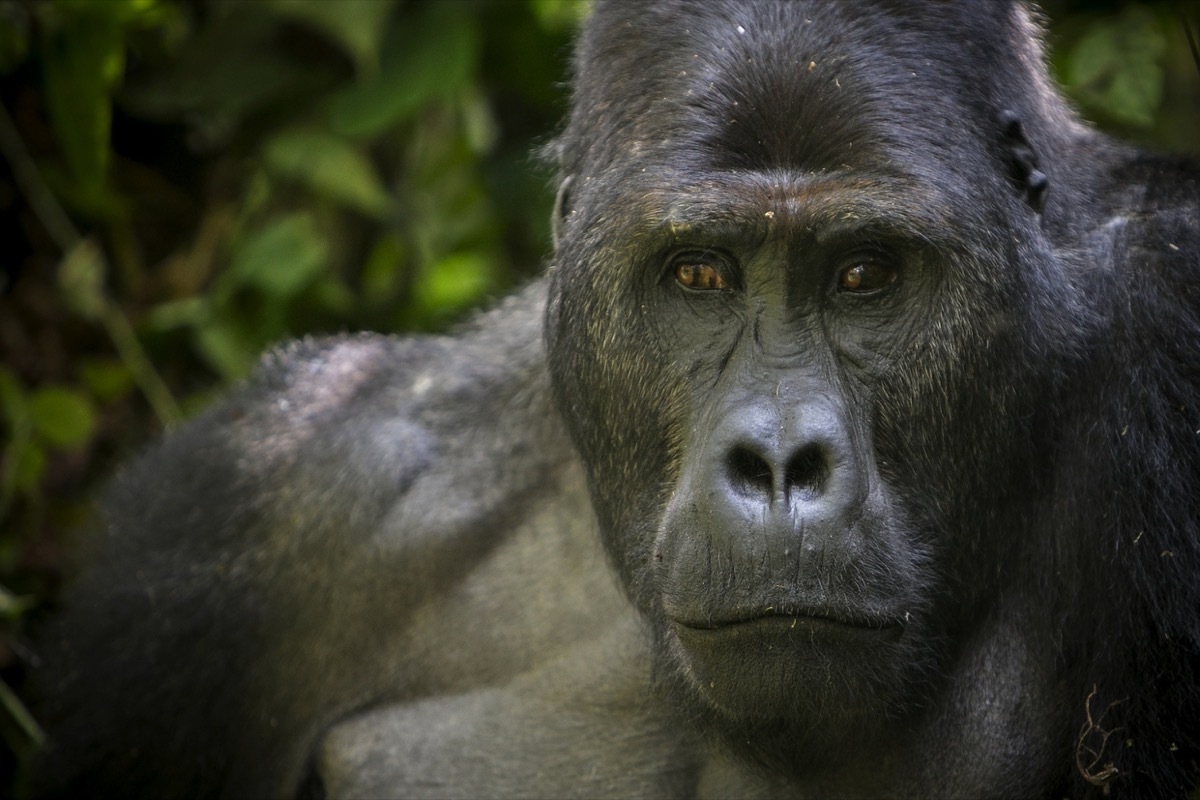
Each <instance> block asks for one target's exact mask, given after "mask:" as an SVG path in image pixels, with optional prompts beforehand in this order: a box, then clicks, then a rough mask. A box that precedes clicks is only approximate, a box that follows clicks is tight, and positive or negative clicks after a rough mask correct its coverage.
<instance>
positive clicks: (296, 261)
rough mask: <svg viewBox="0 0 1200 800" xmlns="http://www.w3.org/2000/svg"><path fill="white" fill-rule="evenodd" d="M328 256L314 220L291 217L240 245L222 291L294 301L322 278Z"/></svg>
mask: <svg viewBox="0 0 1200 800" xmlns="http://www.w3.org/2000/svg"><path fill="white" fill-rule="evenodd" d="M326 252H327V247H326V245H325V240H324V239H323V238H322V237H321V236H320V234H319V233H318V231H317V226H316V223H315V222H314V221H313V218H312V217H311V216H310V215H309V214H305V213H297V214H291V215H289V216H286V217H283V218H282V219H279V220H276V221H274V222H272V223H271V224H270V225H268V226H267V227H266V228H263V229H262V230H259V231H256V232H255V233H254V234H252V235H251V236H250V237H249V238H247V239H246V240H245V241H244V242H242V243H241V246H240V247H239V248H238V249H237V251H236V252H235V253H234V254H233V260H232V263H231V264H230V267H229V271H228V272H227V273H225V275H224V276H223V277H222V280H223V281H225V282H226V285H225V286H224V287H222V288H223V289H225V290H226V291H228V290H229V289H232V288H233V287H236V286H251V287H255V288H258V289H261V290H262V291H263V292H266V293H267V294H268V295H271V296H273V297H276V298H281V299H283V298H289V297H293V296H295V295H297V294H299V293H300V292H301V291H303V290H304V288H305V287H306V286H308V285H309V284H310V283H312V281H313V280H314V279H316V277H317V276H318V275H320V274H321V270H322V269H323V268H324V266H325V258H326Z"/></svg>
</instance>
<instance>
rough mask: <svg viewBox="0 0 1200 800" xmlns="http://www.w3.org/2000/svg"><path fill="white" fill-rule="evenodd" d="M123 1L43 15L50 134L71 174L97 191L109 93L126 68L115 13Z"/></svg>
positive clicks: (65, 7)
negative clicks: (55, 140)
mask: <svg viewBox="0 0 1200 800" xmlns="http://www.w3.org/2000/svg"><path fill="white" fill-rule="evenodd" d="M124 6H125V4H124V3H112V4H104V3H69V4H60V5H59V7H57V8H56V9H55V10H56V11H60V12H61V13H54V14H49V13H48V14H46V15H44V16H46V17H47V25H46V26H45V28H44V35H43V36H42V40H41V66H42V78H43V82H44V86H45V92H46V104H47V106H48V108H49V113H50V121H51V123H52V124H53V126H54V133H55V136H56V137H57V139H58V142H59V146H60V147H61V148H62V151H63V156H64V158H65V160H66V163H67V165H68V167H69V168H70V171H71V174H72V176H73V177H74V178H75V180H76V181H78V182H79V184H80V186H81V188H82V189H83V190H84V191H85V192H91V191H99V190H100V189H101V187H102V186H103V185H104V183H105V180H106V178H107V172H108V157H109V148H108V140H109V130H110V128H111V126H112V101H111V99H110V95H111V93H112V90H113V88H114V87H115V86H116V84H117V81H118V80H119V79H120V77H121V73H122V71H123V70H124V66H125V44H124V40H123V36H122V29H121V19H120V16H119V15H118V13H115V12H117V11H123V10H124Z"/></svg>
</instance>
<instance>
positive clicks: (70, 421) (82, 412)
mask: <svg viewBox="0 0 1200 800" xmlns="http://www.w3.org/2000/svg"><path fill="white" fill-rule="evenodd" d="M29 419H30V422H32V423H33V429H34V431H35V432H36V433H37V435H38V436H40V437H41V438H42V440H43V441H45V442H46V443H47V444H49V445H50V446H51V447H54V448H57V449H67V448H72V447H79V446H80V445H82V444H84V443H86V442H87V440H88V439H89V438H91V435H92V432H93V431H94V430H95V428H96V415H95V413H94V412H93V411H92V404H91V401H89V400H88V398H87V396H86V395H84V394H82V393H81V392H78V391H75V390H74V389H67V388H64V387H60V386H47V387H43V388H40V389H36V390H34V392H33V393H31V394H30V395H29Z"/></svg>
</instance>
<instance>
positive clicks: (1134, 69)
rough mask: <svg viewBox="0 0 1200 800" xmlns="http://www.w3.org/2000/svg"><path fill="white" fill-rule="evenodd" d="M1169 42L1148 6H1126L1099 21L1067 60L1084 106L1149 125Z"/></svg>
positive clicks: (1159, 94)
mask: <svg viewBox="0 0 1200 800" xmlns="http://www.w3.org/2000/svg"><path fill="white" fill-rule="evenodd" d="M1166 49H1167V43H1166V38H1165V34H1164V32H1163V29H1162V26H1161V25H1160V24H1159V22H1158V20H1157V19H1156V18H1155V17H1154V15H1153V13H1151V12H1150V11H1149V10H1148V9H1145V8H1142V7H1140V6H1128V7H1126V8H1125V9H1124V10H1122V12H1121V14H1120V15H1119V16H1118V17H1116V18H1112V19H1107V18H1106V19H1101V20H1098V21H1096V22H1094V23H1092V25H1091V26H1090V27H1089V29H1088V31H1087V33H1086V34H1084V36H1083V38H1081V39H1080V40H1079V42H1078V43H1077V44H1076V45H1075V47H1074V49H1073V50H1072V51H1071V53H1070V55H1069V57H1068V61H1067V75H1068V78H1067V80H1068V83H1069V84H1070V85H1071V88H1072V90H1073V91H1074V93H1075V94H1076V96H1078V97H1079V99H1080V100H1081V101H1082V102H1083V103H1084V104H1086V105H1088V106H1091V107H1093V108H1095V109H1097V110H1100V111H1103V112H1104V113H1106V114H1108V115H1109V116H1111V117H1113V118H1114V119H1117V120H1120V121H1122V122H1126V123H1129V124H1132V125H1139V126H1148V125H1151V124H1153V122H1154V116H1155V112H1156V111H1157V110H1158V107H1159V105H1160V103H1161V102H1162V92H1163V68H1162V63H1161V62H1162V58H1163V56H1164V54H1165V52H1166Z"/></svg>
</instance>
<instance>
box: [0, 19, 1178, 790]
mask: <svg viewBox="0 0 1200 800" xmlns="http://www.w3.org/2000/svg"><path fill="white" fill-rule="evenodd" d="M1044 7H1045V9H1046V11H1047V13H1048V15H1049V23H1050V25H1049V27H1050V44H1051V50H1052V53H1053V58H1054V68H1055V72H1056V74H1057V75H1058V77H1059V80H1060V81H1061V82H1062V83H1063V84H1064V86H1065V87H1066V88H1067V90H1068V92H1069V94H1070V95H1071V96H1072V98H1073V99H1074V100H1075V102H1076V105H1077V107H1078V108H1079V109H1080V111H1081V113H1082V114H1083V115H1084V116H1085V117H1087V118H1088V119H1090V120H1092V121H1093V122H1095V123H1097V124H1099V125H1100V126H1102V127H1104V128H1106V129H1108V130H1111V131H1113V132H1114V133H1116V134H1118V135H1119V136H1122V137H1124V138H1126V139H1130V140H1133V141H1136V142H1138V143H1141V144H1143V145H1146V146H1149V147H1153V148H1157V149H1165V150H1171V151H1176V152H1188V151H1190V152H1192V153H1197V152H1200V71H1198V68H1197V65H1196V63H1195V60H1194V57H1193V54H1192V52H1191V50H1190V49H1189V45H1188V39H1187V35H1186V32H1185V31H1186V24H1185V21H1184V20H1185V19H1187V20H1190V23H1191V26H1192V28H1193V30H1195V29H1197V27H1198V25H1197V23H1198V22H1200V13H1197V12H1198V8H1197V4H1196V3H1195V2H1192V3H1180V2H1160V3H1154V2H1138V3H1134V2H1117V1H1116V0H1114V1H1113V2H1084V1H1083V0H1056V1H1054V2H1047V3H1045V4H1044ZM586 9H587V4H586V2H583V0H474V1H472V0H424V1H421V0H254V2H250V1H248V0H44V1H39V2H34V1H32V0H28V1H20V0H0V678H3V679H4V682H0V796H3V795H5V794H6V788H7V787H6V784H7V778H5V777H3V776H6V775H9V774H11V772H10V770H9V769H8V767H9V766H10V765H11V754H12V752H13V751H17V750H26V749H28V748H29V747H30V746H31V745H32V743H33V742H34V741H35V740H36V739H37V737H38V736H39V732H38V731H37V728H36V724H35V723H33V722H32V721H31V720H28V719H27V718H26V716H25V715H24V712H23V710H22V708H21V706H20V704H19V702H18V701H17V699H16V697H15V695H13V694H12V692H11V691H10V689H9V687H10V686H14V685H16V684H18V683H19V682H20V679H21V676H22V675H23V674H24V673H25V672H26V671H27V670H28V669H30V668H34V667H36V663H37V654H36V653H35V652H33V651H32V650H31V649H30V648H29V647H28V646H27V645H26V644H25V640H24V638H23V635H22V633H23V630H27V628H28V626H29V625H30V624H31V622H36V618H37V617H38V615H39V614H44V613H48V612H51V611H52V609H53V604H54V601H55V598H56V595H57V591H58V588H59V585H60V584H61V581H62V577H63V575H64V574H65V573H67V572H69V569H70V564H71V554H72V553H73V552H74V550H75V547H76V543H77V539H78V537H79V535H80V531H82V530H86V527H87V521H88V500H89V498H90V497H91V496H92V495H93V494H94V492H95V490H96V488H97V486H98V484H99V483H100V482H101V481H102V479H103V478H104V476H105V475H106V474H108V473H110V472H111V471H112V469H113V468H114V464H115V463H116V462H117V461H119V460H120V459H121V458H124V457H127V456H128V455H129V454H130V453H131V452H133V451H135V450H136V449H137V448H138V447H139V446H141V445H142V444H144V443H145V442H146V441H147V440H149V439H150V438H152V437H154V436H155V435H157V434H158V433H160V432H161V431H162V430H163V428H164V427H170V426H171V425H173V424H177V423H178V422H179V421H180V420H182V419H185V418H187V417H188V416H190V415H191V414H193V413H195V411H196V410H197V409H199V408H201V407H202V406H203V405H204V404H205V403H207V402H209V401H210V400H211V399H212V398H213V396H214V395H215V394H217V393H218V392H219V391H220V390H221V389H222V387H224V386H227V385H228V384H229V383H230V382H231V381H235V380H237V379H238V378H240V377H241V376H243V375H245V374H246V372H247V370H248V369H249V368H250V366H251V365H252V364H253V362H254V359H255V358H256V356H257V354H258V353H260V352H261V351H262V350H263V349H264V348H265V347H267V346H269V345H270V344H271V343H273V342H276V341H279V340H280V339H283V338H286V337H290V336H297V335H303V334H307V333H323V332H337V331H351V330H377V331H412V330H438V329H443V328H445V327H446V326H447V325H448V324H450V323H451V322H452V321H453V320H454V319H456V318H457V317H458V316H460V315H461V314H462V313H463V312H464V310H466V309H468V308H470V307H472V306H476V305H478V304H480V303H483V302H486V301H487V300H488V299H489V298H494V297H496V296H498V295H500V294H502V293H504V292H506V291H507V290H509V289H510V288H512V287H513V286H515V285H518V284H519V283H521V282H522V281H524V280H526V279H528V277H530V276H532V275H534V274H535V273H536V272H537V271H538V269H539V267H540V265H541V263H542V260H543V259H544V257H545V255H546V253H547V250H548V241H549V225H548V219H549V215H550V208H551V203H552V196H551V192H550V191H549V188H548V187H549V183H550V179H551V175H552V170H551V169H550V168H548V167H546V166H544V165H542V164H541V163H540V162H539V161H538V159H537V157H536V156H535V153H536V151H537V150H538V148H539V146H540V145H543V144H545V143H546V142H548V141H549V140H550V138H551V137H552V136H553V134H554V131H555V130H556V126H557V125H558V123H559V120H560V119H561V117H562V115H563V114H564V112H565V110H566V89H565V81H566V76H567V66H568V59H569V52H570V50H569V42H570V37H571V32H572V31H573V29H574V27H575V25H576V24H577V22H578V20H579V19H580V18H581V17H582V16H583V15H584V14H585V13H586Z"/></svg>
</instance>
